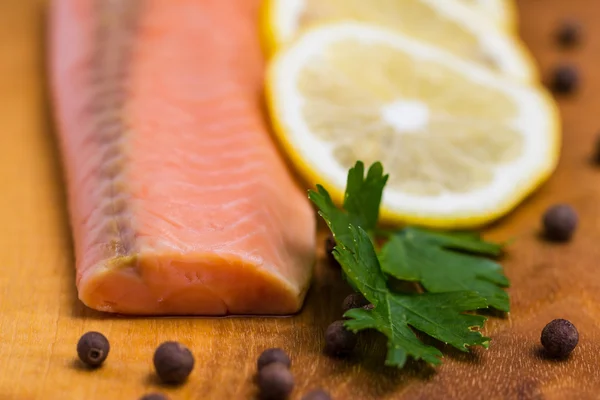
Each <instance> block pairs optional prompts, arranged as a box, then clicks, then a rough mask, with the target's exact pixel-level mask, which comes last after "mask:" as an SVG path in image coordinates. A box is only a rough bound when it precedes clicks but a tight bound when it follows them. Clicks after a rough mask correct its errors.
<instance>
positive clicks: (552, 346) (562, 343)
mask: <svg viewBox="0 0 600 400" xmlns="http://www.w3.org/2000/svg"><path fill="white" fill-rule="evenodd" d="M541 340H542V346H544V349H545V350H546V353H547V354H548V355H549V356H551V357H556V358H563V357H566V356H568V355H569V354H571V352H572V351H573V349H575V347H576V346H577V343H578V342H579V332H577V328H575V325H573V324H572V323H570V322H569V321H567V320H565V319H555V320H554V321H552V322H550V323H549V324H548V325H546V326H545V327H544V329H543V330H542V338H541Z"/></svg>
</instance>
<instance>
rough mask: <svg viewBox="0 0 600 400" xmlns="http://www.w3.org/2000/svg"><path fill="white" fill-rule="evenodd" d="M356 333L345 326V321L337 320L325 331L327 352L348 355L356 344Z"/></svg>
mask: <svg viewBox="0 0 600 400" xmlns="http://www.w3.org/2000/svg"><path fill="white" fill-rule="evenodd" d="M356 342H357V338H356V335H355V334H354V333H352V332H351V331H349V330H347V329H346V328H345V327H344V321H335V322H334V323H332V324H331V325H329V326H328V327H327V330H326V331H325V352H326V353H328V354H331V355H335V356H343V355H347V354H349V353H350V352H352V350H353V349H354V347H355V346H356Z"/></svg>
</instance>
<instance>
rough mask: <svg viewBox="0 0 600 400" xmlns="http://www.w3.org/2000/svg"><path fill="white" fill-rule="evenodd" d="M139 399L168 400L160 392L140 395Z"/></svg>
mask: <svg viewBox="0 0 600 400" xmlns="http://www.w3.org/2000/svg"><path fill="white" fill-rule="evenodd" d="M140 400H169V398H168V397H167V396H165V395H164V394H162V393H150V394H147V395H144V396H142V397H141V398H140Z"/></svg>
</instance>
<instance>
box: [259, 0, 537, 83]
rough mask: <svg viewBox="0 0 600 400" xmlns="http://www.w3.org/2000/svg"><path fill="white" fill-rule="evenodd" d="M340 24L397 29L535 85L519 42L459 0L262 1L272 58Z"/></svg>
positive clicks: (530, 64) (533, 67)
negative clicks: (316, 30) (305, 35)
mask: <svg viewBox="0 0 600 400" xmlns="http://www.w3.org/2000/svg"><path fill="white" fill-rule="evenodd" d="M340 20H352V21H357V22H366V23H371V24H374V25H378V26H382V27H386V28H392V29H398V30H399V31H401V32H402V33H404V34H407V35H409V36H413V37H414V38H416V39H418V40H422V41H426V42H428V43H431V44H434V45H436V46H438V47H441V48H444V49H445V50H447V51H450V52H452V53H454V54H456V55H458V56H460V57H463V58H465V59H468V60H470V61H472V62H476V63H479V64H481V65H483V66H486V67H488V68H490V69H493V70H495V71H497V72H499V73H502V74H505V75H507V76H510V77H513V78H515V79H518V80H521V81H526V82H533V81H536V80H537V79H538V73H537V68H536V65H535V62H534V61H533V59H532V58H531V55H530V54H529V53H528V52H527V50H526V49H525V47H524V46H523V43H522V42H521V40H520V39H519V38H517V37H516V36H514V35H510V34H507V33H506V32H504V31H502V30H500V29H498V28H497V27H496V26H495V25H494V24H493V23H490V22H489V19H488V18H482V17H481V14H480V13H478V12H476V11H474V10H473V9H471V8H470V7H468V6H466V5H464V4H462V3H461V2H460V1H458V0H368V1H366V0H266V2H265V3H264V8H263V16H262V21H261V29H262V33H263V38H264V40H265V41H266V47H267V51H268V52H270V53H274V52H276V50H277V49H279V48H281V47H284V46H286V45H288V44H289V43H291V42H292V41H293V39H294V38H295V37H297V36H298V34H300V33H301V32H302V31H304V30H305V29H308V28H310V27H314V26H316V25H321V24H323V23H329V22H331V21H336V22H339V21H340Z"/></svg>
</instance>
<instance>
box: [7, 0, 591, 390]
mask: <svg viewBox="0 0 600 400" xmlns="http://www.w3.org/2000/svg"><path fill="white" fill-rule="evenodd" d="M44 3H45V2H44V1H42V0H0V163H1V165H2V167H1V168H0V183H1V185H2V186H1V187H2V191H1V192H0V259H1V262H0V399H2V400H4V399H17V400H28V399H63V400H69V399H75V400H80V399H81V400H85V399H117V400H119V399H137V398H138V397H139V396H141V395H142V394H143V393H145V392H147V391H150V390H161V391H164V392H166V393H168V394H169V395H170V396H171V397H172V399H245V398H251V396H253V395H254V393H255V389H254V386H253V384H252V375H253V372H254V365H255V359H256V356H257V355H258V354H259V353H260V351H261V350H262V349H263V348H265V347H270V346H281V347H283V348H285V349H287V350H288V351H289V353H290V354H291V356H292V358H293V364H294V365H293V371H294V374H295V376H296V380H297V388H296V391H295V392H294V398H299V397H300V396H301V394H303V393H304V392H306V391H307V390H309V389H311V388H313V387H318V386H321V387H324V388H326V389H328V390H330V391H331V393H332V394H333V395H334V397H335V398H336V399H374V398H381V399H391V398H394V399H438V398H439V399H462V398H470V399H479V398H482V399H484V398H485V399H593V398H600V372H599V369H600V360H599V358H600V322H599V321H600V244H599V243H600V168H598V167H593V166H592V165H591V164H590V162H589V158H590V155H591V152H592V148H593V143H594V140H595V137H596V135H597V134H598V133H599V132H600V69H599V65H600V24H598V21H600V4H599V3H598V2H597V0H569V1H566V0H522V1H520V2H519V5H520V12H521V20H522V21H521V31H522V32H521V33H522V36H523V37H524V39H525V41H526V42H527V44H528V45H529V47H530V48H531V49H532V51H533V53H534V54H535V56H536V58H537V60H538V61H539V63H540V65H541V67H542V71H543V73H544V74H547V72H548V71H549V69H550V68H551V67H552V66H553V65H555V63H557V62H559V61H560V60H569V61H572V62H574V63H576V64H577V65H579V66H580V68H581V72H582V79H583V85H582V88H581V91H580V92H579V93H578V94H576V95H575V96H573V97H570V98H568V99H561V100H560V105H561V110H562V116H563V121H564V149H563V154H562V159H561V163H560V167H559V169H558V172H557V173H556V174H555V175H554V177H553V178H552V179H551V181H550V182H549V183H548V184H547V185H545V186H544V187H543V188H542V189H541V190H540V191H539V192H538V193H536V194H535V196H533V197H532V198H531V199H530V200H528V201H527V202H526V203H524V204H523V205H522V206H521V207H519V208H518V210H516V212H514V213H513V214H511V215H510V216H509V217H508V218H506V219H505V220H504V221H502V222H501V223H499V224H496V225H495V226H494V227H492V228H490V229H489V232H488V233H489V236H490V237H492V238H495V239H506V238H509V237H516V239H517V241H516V243H515V244H514V245H512V246H511V247H510V249H509V256H508V258H507V259H506V261H505V265H506V270H507V273H508V276H509V277H510V278H511V280H512V282H513V287H512V288H511V290H510V293H511V296H512V308H513V312H512V314H511V315H510V317H507V318H504V319H502V318H495V317H492V318H491V320H490V322H489V324H488V329H487V331H486V334H488V335H491V337H492V338H493V342H492V345H491V348H490V349H489V350H488V351H476V352H474V354H472V355H462V354H456V353H455V352H450V353H449V357H448V358H447V359H446V362H445V364H444V365H443V366H442V367H441V368H439V369H438V370H437V372H434V371H433V370H431V369H429V368H426V367H423V366H421V365H411V366H410V367H409V368H407V369H406V370H404V371H396V370H387V369H384V368H382V367H381V364H382V362H383V356H384V343H383V342H382V341H380V340H373V338H368V340H363V343H362V344H361V346H360V348H359V350H358V352H357V355H356V356H355V357H353V358H351V359H349V360H346V361H339V360H331V359H329V358H327V357H325V356H323V355H322V354H321V348H322V346H323V331H324V329H325V327H326V326H327V325H328V324H329V323H330V322H331V321H333V320H334V319H337V318H339V315H340V310H339V305H340V302H341V300H342V299H343V297H344V295H345V294H346V292H347V289H346V288H345V287H344V286H343V285H342V284H340V281H339V277H338V275H337V273H336V272H334V271H331V270H328V269H327V268H323V266H322V265H320V266H319V271H318V273H317V276H316V278H315V282H314V285H313V287H312V290H311V292H310V295H309V298H308V302H307V305H306V307H305V309H304V311H303V312H302V313H301V314H300V315H298V316H295V317H291V318H269V319H265V318H245V319H242V318H237V319H233V318H227V319H124V318H115V317H106V316H103V315H100V314H98V313H96V312H92V311H90V310H87V309H86V308H85V307H84V306H82V304H81V303H80V302H79V301H78V300H77V298H76V292H75V285H74V266H73V253H72V250H71V242H70V232H69V229H68V225H67V216H66V210H65V199H64V193H63V185H62V182H61V171H60V164H59V159H58V157H57V151H56V148H55V144H54V139H53V128H52V121H51V118H50V115H49V108H48V100H47V92H46V89H45V84H46V81H45V76H44V46H43V38H44V31H43V29H44V26H43V18H44ZM565 15H572V16H576V17H578V18H580V19H581V20H582V21H583V22H584V23H585V28H586V35H585V43H584V46H582V47H581V48H580V49H578V50H576V51H568V52H564V51H559V50H557V49H556V47H555V45H554V43H553V41H552V37H551V34H552V32H553V29H554V27H555V25H556V24H557V22H558V21H559V20H560V18H561V17H562V16H565ZM555 202H569V203H571V204H572V205H574V206H575V207H576V208H577V210H578V211H579V212H580V214H581V227H580V229H579V231H578V232H577V235H576V237H575V240H574V241H573V242H572V243H571V244H568V245H549V244H546V243H544V242H543V241H540V240H539V238H538V230H539V219H540V214H541V213H542V212H543V210H544V209H545V208H546V207H547V206H548V205H550V204H552V203H555ZM553 318H567V319H570V320H571V321H573V322H574V323H575V325H576V326H577V327H578V328H579V331H580V334H581V341H580V345H579V347H578V348H577V349H576V351H575V352H574V354H573V356H572V357H571V359H569V360H568V361H566V362H551V361H548V360H544V359H543V358H542V357H541V356H540V354H539V352H538V350H539V335H540V330H541V329H542V328H543V326H544V325H545V324H546V323H547V322H548V321H550V320H551V319H553ZM87 330H99V331H101V332H104V333H105V334H106V335H107V336H108V337H109V339H110V341H111V344H112V350H111V353H110V356H109V358H108V360H107V362H106V365H105V366H104V368H102V369H101V370H99V371H94V372H89V371H86V370H83V369H81V368H80V367H79V366H78V364H77V363H76V362H75V355H76V353H75V345H76V342H77V339H78V337H79V336H80V335H81V334H82V333H83V332H85V331H87ZM169 339H172V340H180V341H182V342H183V343H185V344H187V345H188V346H189V347H190V348H191V349H193V352H194V354H195V356H196V358H197V367H196V369H195V370H194V372H193V373H192V375H191V377H190V380H189V382H188V383H187V384H186V385H185V386H183V387H181V388H178V389H170V388H162V387H160V386H159V385H158V383H157V382H156V381H155V379H154V378H153V375H152V373H151V372H152V368H151V365H152V363H151V359H152V354H153V350H154V348H155V346H156V345H157V344H159V343H160V342H161V341H163V340H169Z"/></svg>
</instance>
